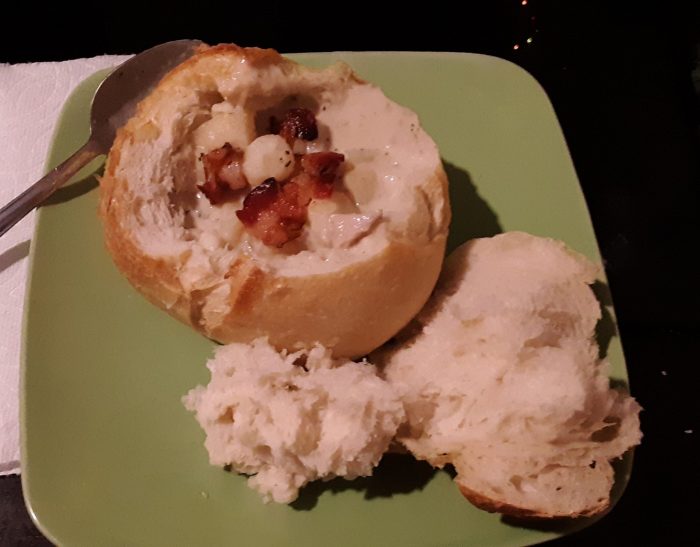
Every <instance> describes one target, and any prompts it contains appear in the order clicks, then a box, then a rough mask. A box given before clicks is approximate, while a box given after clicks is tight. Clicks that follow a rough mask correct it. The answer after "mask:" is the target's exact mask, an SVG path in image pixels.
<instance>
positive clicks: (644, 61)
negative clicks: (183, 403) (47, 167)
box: [0, 0, 700, 546]
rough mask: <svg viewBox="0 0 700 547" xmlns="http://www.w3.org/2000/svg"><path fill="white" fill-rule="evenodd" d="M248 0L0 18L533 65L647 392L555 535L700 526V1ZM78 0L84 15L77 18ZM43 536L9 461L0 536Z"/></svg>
mask: <svg viewBox="0 0 700 547" xmlns="http://www.w3.org/2000/svg"><path fill="white" fill-rule="evenodd" d="M255 4H257V5H253V6H251V5H246V6H241V5H240V3H237V2H229V3H225V2H217V3H213V2H206V1H197V2H194V3H191V4H190V5H189V6H188V8H187V9H179V8H176V7H175V5H174V4H165V3H163V4H162V5H160V4H159V3H158V2H152V3H147V2H142V4H141V5H140V6H133V9H131V8H132V6H127V5H125V4H124V3H123V2H120V3H119V4H114V5H109V6H108V5H102V6H94V5H93V6H92V7H91V9H90V10H89V11H87V12H81V11H79V10H77V9H74V10H72V9H69V8H66V6H65V5H61V4H58V3H57V4H53V5H52V6H49V7H41V8H39V7H37V6H33V5H27V6H24V7H22V6H14V7H12V8H9V9H10V11H12V10H16V11H17V13H16V14H14V17H13V18H12V19H7V20H6V21H7V22H8V24H7V25H6V26H8V27H9V26H14V25H16V26H17V28H18V29H20V32H19V33H18V34H17V35H13V34H3V35H1V36H0V62H27V61H52V60H66V59H71V58H78V57H87V56H93V55H99V54H104V53H112V54H114V53H134V52H138V51H140V50H143V49H145V48H147V47H149V46H152V45H155V44H157V43H160V42H164V41H168V40H172V39H177V38H199V39H202V40H204V41H207V42H209V43H217V42H236V43H238V44H240V45H256V46H263V47H273V48H275V49H278V50H280V51H282V52H297V51H329V50H434V51H443V50H444V51H466V52H479V53H487V54H491V55H496V56H499V57H504V58H506V59H509V60H511V61H513V62H515V63H517V64H519V65H521V66H522V67H524V68H525V69H526V70H528V71H530V72H531V73H532V74H533V75H534V76H535V77H536V78H537V79H538V80H539V82H540V83H541V84H542V86H543V87H544V89H545V90H546V91H547V93H548V95H549V97H550V99H551V101H552V103H553V105H554V108H555V110H556V112H557V115H558V117H559V120H560V123H561V125H562V128H563V130H564V134H565V137H566V140H567V143H568V145H569V147H570V150H571V154H572V157H573V160H574V164H575V166H576V170H577V172H578V175H579V179H580V181H581V186H582V187H583V191H584V194H585V196H586V200H587V202H588V206H589V208H590V212H591V216H592V218H593V224H594V227H595V230H596V234H597V237H598V241H599V245H600V248H601V252H602V255H603V257H604V261H605V267H606V271H607V275H608V279H609V282H610V288H611V291H612V294H613V298H614V300H615V306H616V310H617V315H618V321H619V330H620V333H621V336H622V339H623V342H624V348H625V354H626V359H627V366H628V370H629V376H630V384H631V388H632V392H633V394H634V395H635V396H636V398H637V399H638V400H639V401H640V403H641V404H642V406H643V407H644V409H645V410H644V412H643V414H642V429H643V432H644V435H645V437H644V441H643V444H642V446H641V447H640V448H639V449H638V450H637V451H636V453H635V463H634V472H633V475H632V479H631V481H630V483H629V486H628V487H627V490H626V493H625V494H624V496H623V497H622V499H621V501H620V502H619V503H618V505H617V506H616V507H615V509H614V511H613V512H612V513H611V514H609V515H608V516H606V517H605V518H604V519H603V520H601V521H600V522H598V523H597V524H595V525H594V526H592V527H591V528H588V529H586V530H584V531H582V532H579V533H578V534H575V535H573V536H570V537H568V538H565V539H563V540H557V541H556V542H554V544H556V545H589V544H596V545H613V544H614V545H662V544H663V545H674V544H685V543H693V542H694V540H692V537H693V535H692V532H694V531H696V530H695V527H694V526H693V524H694V523H693V518H694V517H695V513H696V512H697V509H698V501H697V499H698V493H697V490H698V487H699V486H700V480H699V479H700V473H699V472H698V463H699V462H698V458H699V457H700V452H699V451H698V450H697V445H698V442H697V439H698V438H700V420H699V419H698V417H699V410H698V403H697V399H698V395H697V393H696V391H697V387H698V382H697V378H698V375H697V373H696V368H697V366H698V365H699V364H700V359H699V358H698V355H700V344H699V343H698V340H699V338H700V336H699V334H698V333H699V332H700V328H699V327H700V324H699V323H700V322H699V321H698V318H697V310H698V307H699V306H698V304H700V302H699V297H698V286H697V283H698V281H699V280H700V275H699V274H700V271H699V269H698V266H697V261H696V256H695V255H696V252H697V250H698V244H697V235H698V223H699V222H698V218H699V216H698V213H697V207H698V205H699V200H698V194H699V187H700V138H699V136H700V64H699V56H700V17H699V10H698V7H697V2H696V3H695V6H694V7H693V6H687V7H685V6H681V5H680V3H678V4H676V3H663V2H654V3H651V2H650V3H644V2H629V3H625V2H611V3H608V2H584V1H574V0H571V1H561V2H543V1H537V0H528V1H527V2H526V5H522V4H521V0H517V1H508V2H479V3H474V4H471V3H455V5H454V6H449V7H448V6H447V5H445V6H443V5H441V3H440V2H433V1H431V2H429V3H421V4H412V5H409V3H407V2H404V3H395V4H388V3H387V4H386V5H385V4H381V3H378V2H374V3H369V2H343V3H342V4H337V5H335V4H333V3H327V4H325V5H324V4H321V3H314V2H301V3H289V2H276V1H275V2H258V3H255ZM4 9H5V8H3V10H4ZM144 10H146V12H145V13H144ZM80 13H87V15H82V19H79V18H80V17H81V16H80ZM78 20H79V21H80V22H77V21H78ZM10 21H12V23H11V24H10ZM529 37H531V38H532V42H531V43H528V42H527V41H526V40H527V38H529ZM515 44H518V46H519V47H518V48H517V49H514V46H515ZM0 123H2V120H0ZM0 145H1V144H0ZM552 206H555V204H552ZM44 541H45V540H43V539H42V538H41V535H40V534H39V533H38V532H37V531H36V530H35V529H34V528H33V526H32V525H31V522H30V521H29V518H28V516H27V514H26V511H25V509H24V506H23V502H22V499H21V487H20V484H19V479H18V478H17V477H13V478H3V479H0V545H2V546H5V545H44V544H45V543H44Z"/></svg>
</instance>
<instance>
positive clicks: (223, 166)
mask: <svg viewBox="0 0 700 547" xmlns="http://www.w3.org/2000/svg"><path fill="white" fill-rule="evenodd" d="M201 160H202V164H203V165H204V177H205V178H204V184H201V185H199V186H197V188H199V189H200V190H201V191H202V192H203V193H204V195H205V196H207V199H208V200H209V202H210V203H211V204H212V205H217V204H219V203H222V202H224V201H226V200H227V199H229V198H230V197H231V196H233V193H234V192H235V191H237V190H242V189H243V188H246V187H247V186H248V181H247V180H246V178H245V175H244V174H243V167H242V165H243V152H241V151H240V150H236V149H235V148H233V146H231V145H230V144H229V143H226V144H224V145H223V146H222V147H221V148H217V149H216V150H212V151H211V152H209V153H208V154H203V155H202V156H201Z"/></svg>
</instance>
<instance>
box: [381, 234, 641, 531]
mask: <svg viewBox="0 0 700 547" xmlns="http://www.w3.org/2000/svg"><path fill="white" fill-rule="evenodd" d="M597 273H598V270H597V268H596V267H595V266H594V265H593V264H592V263H591V262H590V261H588V260H587V259H586V258H585V257H583V256H582V255H578V254H576V253H574V252H572V251H570V250H568V249H567V248H566V247H565V246H564V244H563V243H561V242H558V241H555V240H552V239H546V238H539V237H535V236H531V235H528V234H525V233H519V232H512V233H506V234H501V235H498V236H495V237H493V238H488V239H477V240H473V241H470V242H468V243H466V244H465V245H463V246H462V247H460V248H459V249H457V250H456V251H455V252H454V253H453V254H452V255H451V256H450V257H449V258H448V259H447V261H446V265H445V268H444V271H443V274H442V277H441V279H440V282H439V283H438V288H437V289H436V293H435V294H434V296H433V297H432V298H431V300H430V302H429V303H428V305H427V306H426V308H425V309H424V310H423V312H421V314H420V315H419V316H418V318H417V320H416V324H414V325H412V328H411V329H410V332H407V333H406V334H405V336H404V338H403V339H402V340H401V342H400V343H399V344H398V345H397V346H396V347H394V348H392V349H388V350H380V351H379V352H377V353H376V354H374V355H372V357H371V358H372V360H373V362H375V363H377V364H378V366H380V370H381V371H382V374H383V375H384V377H385V378H386V379H387V380H388V381H389V382H390V383H391V384H392V385H393V386H395V387H396V389H397V390H398V391H399V393H400V396H401V398H402V400H403V402H404V406H405V409H406V414H407V418H408V420H407V423H406V424H405V425H404V426H402V428H401V429H400V431H399V434H398V440H399V441H400V442H401V443H402V444H403V445H404V446H405V447H406V448H408V449H409V450H410V451H411V452H412V453H413V454H414V455H415V456H416V457H417V458H419V459H423V460H426V461H428V462H430V463H431V464H433V465H435V466H437V467H442V466H444V465H446V464H453V465H454V467H455V469H456V471H457V477H456V479H455V481H456V483H457V485H458V486H459V488H460V490H461V491H462V493H463V494H464V495H465V496H466V497H467V498H468V499H469V500H471V501H472V502H473V503H474V504H475V505H477V506H479V507H481V508H483V509H486V510H489V511H499V512H503V513H509V514H513V515H517V516H525V517H575V516H583V515H592V514H596V513H599V512H601V511H603V510H604V509H605V508H606V507H607V506H608V504H609V495H610V489H611V487H612V484H613V469H612V467H611V465H610V461H611V460H613V459H615V458H618V457H620V456H621V455H622V454H623V453H624V452H625V451H627V450H628V449H629V448H630V447H632V446H634V445H636V444H638V443H639V441H640V439H641V433H640V430H639V416H638V414H639V410H640V407H639V405H638V404H637V403H636V402H635V401H634V399H632V398H631V397H629V396H628V395H626V394H624V393H622V392H620V391H617V390H613V389H611V388H610V387H609V380H608V364H607V362H606V361H605V360H601V359H599V356H598V352H599V349H598V346H597V344H596V342H595V338H594V330H595V326H596V323H597V321H598V320H599V319H600V316H601V312H600V306H599V304H598V302H597V300H596V298H595V296H594V294H593V292H592V291H591V289H590V287H589V285H590V284H592V283H593V282H594V281H595V279H596V275H597Z"/></svg>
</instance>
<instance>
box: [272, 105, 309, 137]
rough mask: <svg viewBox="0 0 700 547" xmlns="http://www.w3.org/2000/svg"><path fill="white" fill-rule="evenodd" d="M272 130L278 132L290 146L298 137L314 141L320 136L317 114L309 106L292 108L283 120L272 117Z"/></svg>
mask: <svg viewBox="0 0 700 547" xmlns="http://www.w3.org/2000/svg"><path fill="white" fill-rule="evenodd" d="M270 132H271V133H275V134H278V135H279V136H280V137H282V138H283V139H284V140H286V141H287V143H288V144H289V146H293V145H294V141H295V140H296V139H301V140H304V141H313V140H314V139H317V138H318V126H317V125H316V116H314V113H313V112H311V110H309V109H308V108H291V109H289V110H288V111H287V112H286V113H285V115H284V118H282V121H281V122H280V121H278V120H277V119H276V118H274V117H272V118H271V119H270Z"/></svg>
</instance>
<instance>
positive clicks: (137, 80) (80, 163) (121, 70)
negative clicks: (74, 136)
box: [0, 40, 203, 236]
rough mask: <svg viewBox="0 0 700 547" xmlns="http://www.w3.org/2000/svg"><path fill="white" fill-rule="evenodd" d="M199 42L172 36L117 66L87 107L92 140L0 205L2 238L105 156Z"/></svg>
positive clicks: (0, 231)
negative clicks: (122, 129)
mask: <svg viewBox="0 0 700 547" xmlns="http://www.w3.org/2000/svg"><path fill="white" fill-rule="evenodd" d="M202 45H203V43H202V42H200V41H199V40H175V41H173V42H166V43H164V44H160V45H157V46H155V47H152V48H151V49H147V50H146V51H144V52H142V53H139V54H138V55H135V56H134V57H131V58H130V59H128V60H127V61H125V62H124V63H122V64H121V65H119V66H118V67H117V68H116V69H115V70H114V71H113V72H112V73H110V75H109V76H107V78H106V79H105V80H104V81H103V82H102V84H100V86H99V87H98V88H97V91H96V92H95V96H94V97H93V99H92V106H91V108H90V138H89V139H88V141H87V142H86V143H85V144H84V145H83V146H82V147H81V148H80V149H78V150H77V151H76V152H75V153H74V154H73V155H72V156H70V157H69V158H68V159H66V160H65V161H64V162H63V163H61V164H60V165H59V166H58V167H56V168H55V169H53V170H51V171H49V172H48V173H47V174H46V175H45V176H44V177H42V178H41V179H39V180H38V181H37V182H35V183H34V184H33V185H32V186H30V187H29V188H28V189H27V190H25V191H24V192H23V193H21V194H20V195H19V196H17V197H16V198H15V199H13V200H12V201H11V202H10V203H8V204H7V205H5V206H4V207H3V208H2V209H0V236H2V235H3V234H4V233H5V232H7V231H8V230H9V229H10V228H12V226H14V225H15V224H16V223H17V222H18V221H19V220H21V219H22V218H24V217H25V216H26V215H27V214H28V213H29V212H30V211H31V210H32V209H34V208H35V207H38V206H39V205H41V203H43V202H44V200H46V199H47V198H48V197H49V196H50V195H51V194H53V193H54V192H55V191H56V190H58V189H59V188H60V187H61V186H63V185H64V184H65V183H66V182H67V181H68V180H70V178H71V177H72V176H73V175H75V174H76V173H77V172H78V171H79V170H80V169H81V168H82V167H84V166H85V165H86V164H87V163H89V162H90V161H91V160H92V159H94V158H96V157H97V156H99V155H100V154H106V153H107V152H108V151H109V149H110V147H111V146H112V143H113V142H114V138H115V136H116V133H117V130H118V129H119V128H120V127H121V126H123V125H124V124H125V123H126V122H127V120H128V119H129V118H131V117H132V116H133V115H134V113H135V112H136V106H137V105H138V103H139V102H140V101H141V100H142V99H143V98H145V97H146V96H147V95H148V94H149V93H150V92H151V91H152V90H153V88H154V87H155V86H156V85H157V84H158V82H160V80H161V79H162V78H163V76H165V74H167V73H168V72H169V71H170V70H172V69H173V68H174V67H176V66H177V65H179V64H180V63H182V62H183V61H185V60H186V59H188V58H189V57H191V56H192V55H193V54H194V53H195V51H196V50H197V48H198V47H200V46H202Z"/></svg>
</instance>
